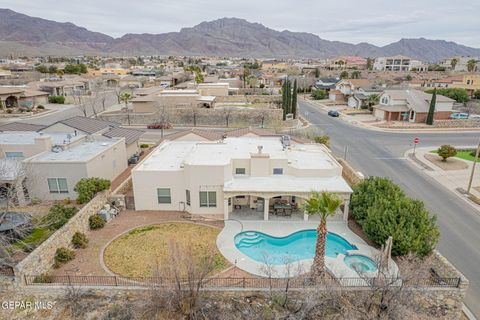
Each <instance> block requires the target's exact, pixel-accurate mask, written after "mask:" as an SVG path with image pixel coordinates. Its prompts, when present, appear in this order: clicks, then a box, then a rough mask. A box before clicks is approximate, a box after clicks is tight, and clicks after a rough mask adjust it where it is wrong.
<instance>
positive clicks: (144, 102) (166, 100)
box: [130, 89, 215, 113]
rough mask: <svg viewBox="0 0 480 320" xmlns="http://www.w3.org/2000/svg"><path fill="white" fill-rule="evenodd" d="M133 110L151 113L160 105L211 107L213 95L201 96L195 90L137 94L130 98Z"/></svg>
mask: <svg viewBox="0 0 480 320" xmlns="http://www.w3.org/2000/svg"><path fill="white" fill-rule="evenodd" d="M130 101H131V102H132V105H133V110H134V112H137V113H153V112H155V111H157V110H158V109H159V108H160V107H166V108H175V107H191V108H213V107H214V106H215V96H202V95H201V94H200V93H199V92H198V91H197V90H192V89H186V90H168V89H166V90H161V91H158V92H157V93H152V94H147V95H143V96H137V97H135V98H133V99H132V100H130Z"/></svg>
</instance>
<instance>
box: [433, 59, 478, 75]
mask: <svg viewBox="0 0 480 320" xmlns="http://www.w3.org/2000/svg"><path fill="white" fill-rule="evenodd" d="M454 59H455V62H454V63H452V60H454ZM470 60H475V61H477V68H480V58H479V57H463V56H457V57H451V58H448V59H445V60H443V61H442V62H441V63H440V66H442V67H444V68H445V69H447V70H452V71H458V72H466V71H468V61H470ZM452 64H453V65H454V66H455V68H454V67H452Z"/></svg>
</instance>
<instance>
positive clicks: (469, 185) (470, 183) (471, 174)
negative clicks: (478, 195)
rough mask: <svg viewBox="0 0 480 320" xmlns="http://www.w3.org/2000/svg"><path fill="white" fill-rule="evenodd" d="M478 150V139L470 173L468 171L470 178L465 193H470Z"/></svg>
mask: <svg viewBox="0 0 480 320" xmlns="http://www.w3.org/2000/svg"><path fill="white" fill-rule="evenodd" d="M479 152H480V141H479V142H478V146H477V151H476V152H475V159H473V165H472V173H470V180H469V181H468V188H467V194H470V189H471V188H472V182H473V175H474V174H475V166H476V165H477V160H478V153H479Z"/></svg>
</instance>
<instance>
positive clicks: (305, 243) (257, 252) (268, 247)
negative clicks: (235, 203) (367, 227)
mask: <svg viewBox="0 0 480 320" xmlns="http://www.w3.org/2000/svg"><path fill="white" fill-rule="evenodd" d="M234 242H235V246H236V247H237V249H238V250H240V251H241V252H242V253H244V254H245V255H247V256H248V257H250V258H252V259H253V260H255V261H258V262H263V263H265V262H266V261H268V263H270V264H274V265H279V264H286V263H287V262H295V261H300V260H307V259H313V258H314V256H315V244H316V242H317V231H316V230H314V229H307V230H301V231H298V232H295V233H292V234H290V235H288V236H286V237H281V238H278V237H272V236H270V235H268V234H265V233H262V232H258V231H244V232H241V233H239V234H237V235H236V236H235V238H234ZM356 249H357V247H355V246H354V245H352V244H351V243H349V242H348V241H347V240H345V239H344V238H342V237H341V236H339V235H338V234H335V233H332V232H328V233H327V242H326V247H325V256H327V257H331V258H335V257H336V256H337V255H338V254H346V253H347V251H348V250H356Z"/></svg>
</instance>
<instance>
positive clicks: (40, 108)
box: [37, 105, 45, 110]
mask: <svg viewBox="0 0 480 320" xmlns="http://www.w3.org/2000/svg"><path fill="white" fill-rule="evenodd" d="M37 109H39V110H45V107H44V106H42V105H39V106H37Z"/></svg>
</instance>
